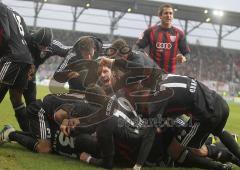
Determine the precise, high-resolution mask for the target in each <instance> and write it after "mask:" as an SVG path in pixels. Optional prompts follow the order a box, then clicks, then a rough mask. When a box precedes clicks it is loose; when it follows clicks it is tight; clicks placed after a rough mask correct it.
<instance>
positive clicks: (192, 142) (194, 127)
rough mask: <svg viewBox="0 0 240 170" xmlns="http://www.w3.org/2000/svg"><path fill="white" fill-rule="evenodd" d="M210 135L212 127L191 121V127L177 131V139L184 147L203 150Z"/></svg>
mask: <svg viewBox="0 0 240 170" xmlns="http://www.w3.org/2000/svg"><path fill="white" fill-rule="evenodd" d="M210 133H211V127H210V126H208V125H207V124H204V123H200V122H197V121H193V120H191V119H190V120H189V126H184V127H178V128H177V129H176V130H175V138H176V139H177V141H178V142H179V143H180V145H181V146H183V147H190V148H201V147H202V145H203V144H204V142H205V141H206V139H207V137H208V136H209V134H210Z"/></svg>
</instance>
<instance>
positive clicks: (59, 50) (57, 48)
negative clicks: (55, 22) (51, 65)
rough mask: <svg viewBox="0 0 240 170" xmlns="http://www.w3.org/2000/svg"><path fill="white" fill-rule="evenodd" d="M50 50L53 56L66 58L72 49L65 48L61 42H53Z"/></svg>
mask: <svg viewBox="0 0 240 170" xmlns="http://www.w3.org/2000/svg"><path fill="white" fill-rule="evenodd" d="M48 49H49V52H50V54H51V56H53V55H57V56H59V57H65V56H66V55H67V53H68V51H69V50H70V49H71V47H67V46H64V45H63V44H62V43H61V42H59V41H57V40H53V41H52V43H51V45H50V47H49V48H48Z"/></svg>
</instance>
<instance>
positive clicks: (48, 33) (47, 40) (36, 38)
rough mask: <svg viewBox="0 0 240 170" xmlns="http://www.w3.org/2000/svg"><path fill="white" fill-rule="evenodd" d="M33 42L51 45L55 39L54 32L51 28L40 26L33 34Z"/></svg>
mask: <svg viewBox="0 0 240 170" xmlns="http://www.w3.org/2000/svg"><path fill="white" fill-rule="evenodd" d="M31 36H32V40H33V43H35V44H37V45H41V46H45V47H47V46H49V45H50V44H51V42H52V39H53V33H52V29H51V28H46V27H44V28H40V29H39V30H38V31H36V32H35V33H33V34H32V35H31Z"/></svg>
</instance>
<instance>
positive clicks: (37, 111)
mask: <svg viewBox="0 0 240 170" xmlns="http://www.w3.org/2000/svg"><path fill="white" fill-rule="evenodd" d="M42 106H43V103H42V101H41V100H37V101H36V102H33V103H31V104H30V105H28V106H27V115H28V118H29V130H30V132H31V133H32V134H33V135H34V136H36V137H37V138H38V139H51V130H50V124H49V121H48V119H47V115H46V112H45V110H44V109H43V107H42Z"/></svg>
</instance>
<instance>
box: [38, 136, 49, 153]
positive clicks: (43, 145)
mask: <svg viewBox="0 0 240 170" xmlns="http://www.w3.org/2000/svg"><path fill="white" fill-rule="evenodd" d="M36 151H37V152H38V153H50V152H51V151H52V145H51V142H50V141H49V140H46V139H45V140H39V142H38V145H37V146H36Z"/></svg>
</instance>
